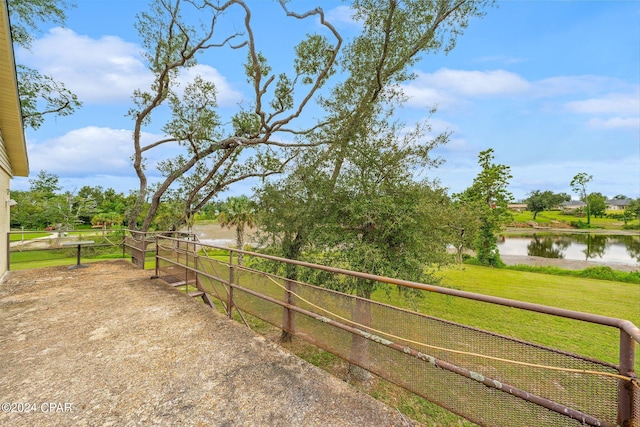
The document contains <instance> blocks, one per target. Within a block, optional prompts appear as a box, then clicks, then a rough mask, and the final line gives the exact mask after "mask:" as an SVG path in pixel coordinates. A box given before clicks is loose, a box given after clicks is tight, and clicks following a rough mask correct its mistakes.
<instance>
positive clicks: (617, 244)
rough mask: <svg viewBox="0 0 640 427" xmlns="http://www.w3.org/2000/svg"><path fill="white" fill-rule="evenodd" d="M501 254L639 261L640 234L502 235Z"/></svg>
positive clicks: (624, 262)
mask: <svg viewBox="0 0 640 427" xmlns="http://www.w3.org/2000/svg"><path fill="white" fill-rule="evenodd" d="M498 249H499V250H500V254H501V255H518V256H527V255H529V256H539V257H545V258H562V259H567V260H578V261H594V262H603V263H621V264H635V263H638V262H640V236H626V235H625V236H623V235H605V234H559V235H547V234H545V235H540V236H538V235H536V234H533V235H532V236H527V237H520V236H519V237H515V236H500V238H499V239H498Z"/></svg>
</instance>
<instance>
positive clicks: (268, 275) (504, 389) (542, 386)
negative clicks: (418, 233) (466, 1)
mask: <svg viewBox="0 0 640 427" xmlns="http://www.w3.org/2000/svg"><path fill="white" fill-rule="evenodd" d="M155 241H156V243H155V251H156V256H155V259H156V267H155V268H156V270H155V274H156V276H160V277H164V278H167V280H168V281H172V282H177V283H174V284H182V285H190V286H191V287H192V289H196V288H197V292H194V293H193V296H201V297H202V298H203V299H204V300H205V302H207V303H208V304H210V305H212V304H213V303H212V301H213V300H214V299H216V300H218V301H219V304H220V305H221V306H222V307H223V309H224V311H225V312H226V314H227V315H228V316H229V317H230V318H231V317H232V314H233V312H234V309H236V310H237V311H238V312H244V313H249V314H251V315H253V316H255V317H257V318H260V319H262V320H264V321H266V322H268V323H270V324H272V325H274V326H276V327H278V328H280V329H282V330H283V331H286V332H288V333H289V334H291V335H294V336H297V337H300V338H302V339H304V340H306V341H308V342H310V343H312V344H313V345H316V346H317V347H320V348H323V349H325V350H327V351H330V352H332V353H334V354H336V355H338V356H340V357H342V358H344V359H345V360H347V361H349V362H350V363H352V364H355V365H358V366H360V367H361V368H364V369H366V370H368V371H370V372H373V373H375V374H377V375H379V376H380V377H382V378H384V379H386V380H389V381H391V382H393V383H395V384H398V385H400V386H402V387H404V388H406V389H407V390H410V391H412V392H414V393H416V394H417V395H419V396H422V397H424V398H426V399H427V400H429V401H431V402H434V403H436V404H439V405H440V406H443V407H445V408H447V409H449V410H450V411H452V412H454V413H457V414H459V415H461V416H463V417H465V418H467V419H469V420H471V421H473V422H475V423H477V424H480V425H483V426H517V427H521V426H540V425H545V426H563V427H564V426H583V425H590V426H627V427H630V426H631V427H638V426H640V386H639V385H638V379H637V376H636V373H635V366H636V361H635V354H636V350H635V346H636V344H637V343H638V342H640V330H639V329H638V328H637V327H636V326H635V325H633V323H631V322H629V321H626V320H622V319H615V318H610V317H605V316H598V315H593V314H588V313H581V312H576V311H571V310H563V309H558V308H554V307H547V306H542V305H537V304H531V303H525V302H520V301H513V300H508V299H504V298H497V297H491V296H487V295H480V294H474V293H470V292H464V291H459V290H455V289H449V288H443V287H438V286H431V285H425V284H421V283H415V282H409V281H404V280H398V279H393V278H387V277H380V276H374V275H370V274H367V273H362V272H353V271H347V270H342V269H338V268H332V267H327V266H321V265H317V264H311V263H306V262H301V261H292V260H287V259H283V258H278V257H273V256H268V255H264V254H259V253H254V252H249V251H240V250H237V249H232V248H221V247H216V246H212V245H205V244H200V243H198V242H195V241H193V240H182V239H177V238H173V237H167V236H161V235H156V236H155ZM203 249H206V250H209V251H211V252H213V251H216V252H217V253H218V255H205V252H206V251H205V252H203ZM221 253H224V255H220V254H221ZM239 253H242V254H243V255H244V259H245V265H238V264H237V261H236V260H237V255H238V254H239ZM268 263H271V265H279V266H284V265H290V266H296V268H304V269H309V270H310V271H314V272H322V273H323V274H330V275H337V276H339V277H341V278H342V279H338V280H344V278H360V279H365V280H371V281H376V282H381V283H387V284H392V285H397V286H400V287H406V288H412V289H419V290H422V291H425V292H429V293H435V294H442V295H447V296H448V297H451V298H464V299H467V300H472V301H476V302H478V303H480V304H490V305H491V306H492V307H493V306H495V307H496V309H495V311H496V315H506V316H508V315H509V313H508V310H524V311H526V312H532V313H538V314H536V316H541V320H540V322H539V324H540V327H541V328H548V326H545V325H547V324H548V322H547V321H549V320H551V319H552V318H563V319H571V321H575V322H580V323H584V322H587V323H590V324H596V325H600V326H601V327H605V328H609V329H611V330H617V331H618V333H617V336H618V337H619V341H618V345H619V357H618V363H610V362H605V361H601V360H596V359H594V358H591V357H585V356H581V355H578V354H573V353H571V352H568V351H564V350H560V349H557V348H552V347H549V346H544V345H540V344H538V343H533V342H528V341H525V340H522V339H517V338H513V337H510V336H507V335H504V334H499V333H496V332H493V331H490V330H485V329H479V328H475V327H471V326H468V325H464V324H460V323H456V322H453V321H449V320H444V319H440V318H437V317H433V316H429V315H427V314H423V313H417V312H413V311H408V310H404V309H401V308H398V307H394V306H391V305H388V304H383V303H379V302H375V301H371V300H367V299H363V298H359V297H356V296H353V295H349V294H345V293H341V292H337V291H333V290H330V289H326V288H323V287H321V286H316V285H314V284H311V283H305V282H303V281H298V280H291V279H287V278H285V277H282V276H281V275H278V274H275V273H274V270H273V269H269V268H266V266H267V264H268ZM280 270H283V269H282V268H281V269H280ZM334 280H335V279H334ZM499 307H506V308H505V309H504V310H507V312H506V314H498V313H505V312H504V311H500V309H499ZM516 326H518V325H516ZM520 326H522V327H524V326H525V325H520ZM572 338H573V337H571V336H567V337H566V339H567V340H571V339H572Z"/></svg>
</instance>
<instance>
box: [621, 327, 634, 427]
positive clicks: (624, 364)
mask: <svg viewBox="0 0 640 427" xmlns="http://www.w3.org/2000/svg"><path fill="white" fill-rule="evenodd" d="M635 344H636V342H635V340H634V339H633V338H632V337H631V336H630V335H629V334H628V333H627V332H626V331H624V330H622V329H620V367H619V369H620V371H619V373H620V375H624V376H625V377H626V376H634V367H635ZM633 392H634V390H633V384H632V383H631V382H630V381H625V380H618V425H619V426H622V427H630V426H632V425H634V424H632V422H633V421H634V420H632V419H631V417H633Z"/></svg>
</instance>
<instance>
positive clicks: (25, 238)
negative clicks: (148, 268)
mask: <svg viewBox="0 0 640 427" xmlns="http://www.w3.org/2000/svg"><path fill="white" fill-rule="evenodd" d="M120 233H121V230H95V229H91V230H84V229H83V230H69V231H67V232H57V231H44V232H43V231H27V230H24V231H9V232H7V247H6V255H7V259H6V262H7V269H8V270H11V269H12V268H15V267H17V268H25V266H28V267H27V268H35V267H33V266H32V265H33V262H34V261H36V262H38V261H46V260H54V261H55V260H57V261H61V260H67V261H68V263H72V262H73V261H74V260H75V259H76V257H77V254H78V252H77V249H76V247H75V245H74V244H75V243H76V242H78V241H81V240H87V239H90V244H86V245H83V247H82V256H83V257H85V256H86V257H87V258H95V257H96V256H98V255H100V254H102V255H104V253H105V252H108V253H113V252H115V251H116V250H118V252H119V250H120V248H121V247H122V245H123V240H122V239H121V234H120ZM42 234H48V235H44V236H42ZM34 235H36V236H38V237H35V238H34V237H33V236H34ZM12 236H19V237H20V238H19V239H15V238H12ZM124 255H125V254H124V252H123V253H122V256H123V257H124ZM62 262H64V261H62ZM36 266H37V264H36Z"/></svg>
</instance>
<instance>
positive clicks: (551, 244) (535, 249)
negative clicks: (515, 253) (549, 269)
mask: <svg viewBox="0 0 640 427" xmlns="http://www.w3.org/2000/svg"><path fill="white" fill-rule="evenodd" d="M570 244H571V242H570V241H568V240H567V239H563V238H554V237H542V238H540V237H538V236H537V235H534V236H533V239H532V240H531V243H529V244H528V245H527V255H531V256H541V257H545V258H564V255H563V253H562V251H563V250H564V249H566V248H568V247H569V245H570Z"/></svg>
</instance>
